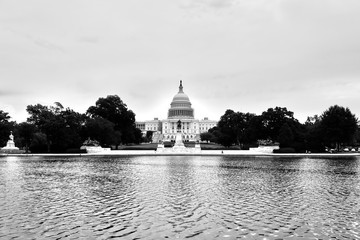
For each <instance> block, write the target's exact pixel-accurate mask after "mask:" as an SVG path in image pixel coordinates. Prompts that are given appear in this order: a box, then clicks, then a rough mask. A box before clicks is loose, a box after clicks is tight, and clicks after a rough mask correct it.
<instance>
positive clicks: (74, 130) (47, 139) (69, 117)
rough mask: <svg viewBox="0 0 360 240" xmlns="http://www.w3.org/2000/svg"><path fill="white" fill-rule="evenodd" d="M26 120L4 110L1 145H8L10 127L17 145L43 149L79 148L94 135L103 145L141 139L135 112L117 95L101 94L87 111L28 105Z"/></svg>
mask: <svg viewBox="0 0 360 240" xmlns="http://www.w3.org/2000/svg"><path fill="white" fill-rule="evenodd" d="M26 111H27V112H28V114H29V117H28V119H27V121H26V122H21V123H16V122H14V121H10V119H11V117H10V116H9V114H8V113H7V112H4V111H2V110H0V147H2V146H5V145H6V143H7V141H8V139H9V134H10V131H12V132H13V135H14V137H15V145H16V146H17V147H20V148H24V149H26V151H28V150H30V151H31V152H33V153H40V152H52V153H60V152H78V151H79V149H80V147H81V145H82V144H83V142H84V141H85V140H87V139H93V140H96V141H98V142H99V144H100V145H101V146H104V147H111V146H115V147H116V148H117V147H118V146H119V145H120V144H129V143H139V142H140V141H141V138H142V134H141V131H140V130H139V129H137V128H136V127H135V114H134V112H133V111H131V110H130V109H128V108H127V105H126V104H125V103H124V102H123V101H122V100H121V99H120V97H119V96H117V95H109V96H107V97H106V98H99V99H98V100H97V101H96V103H95V105H94V106H90V107H89V108H88V109H87V111H86V113H78V112H76V111H74V110H72V109H70V108H64V107H63V106H62V104H61V103H59V102H55V103H54V105H53V106H44V105H41V104H36V105H28V106H27V108H26Z"/></svg>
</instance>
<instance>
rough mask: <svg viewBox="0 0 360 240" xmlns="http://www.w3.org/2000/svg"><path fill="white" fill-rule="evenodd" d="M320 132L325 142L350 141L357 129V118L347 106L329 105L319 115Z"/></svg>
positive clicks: (337, 143)
mask: <svg viewBox="0 0 360 240" xmlns="http://www.w3.org/2000/svg"><path fill="white" fill-rule="evenodd" d="M320 118H321V122H320V132H321V135H322V138H323V141H324V142H325V143H327V144H335V145H336V146H337V147H338V146H339V144H340V143H350V142H352V141H353V140H354V137H355V133H356V131H357V129H358V119H357V118H356V117H355V115H354V114H352V113H351V111H350V109H349V108H344V107H341V106H338V105H334V106H331V107H330V108H329V109H327V110H326V111H325V112H324V113H323V114H322V115H321V117H320Z"/></svg>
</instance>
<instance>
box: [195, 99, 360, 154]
mask: <svg viewBox="0 0 360 240" xmlns="http://www.w3.org/2000/svg"><path fill="white" fill-rule="evenodd" d="M359 133H360V131H359V126H358V119H357V118H356V116H355V115H354V114H352V113H351V111H350V109H349V108H344V107H341V106H338V105H334V106H331V107H330V108H329V109H327V110H326V111H324V112H323V113H322V114H321V115H320V116H318V115H315V116H313V117H308V118H307V121H306V122H305V123H304V124H301V123H300V122H299V121H298V120H297V119H295V118H294V113H293V112H291V111H289V110H287V108H284V107H275V108H269V109H268V110H267V111H264V112H263V113H262V114H261V115H256V114H252V113H242V112H235V111H233V110H230V109H229V110H226V111H225V113H224V115H222V116H221V118H220V121H219V122H218V124H217V126H216V127H214V128H212V129H209V131H208V132H206V133H203V134H201V139H202V140H203V141H212V142H215V143H219V144H221V145H223V146H226V147H230V146H232V145H237V146H239V148H240V149H247V148H249V147H254V146H257V145H259V144H260V145H261V144H276V143H278V144H279V145H280V151H282V152H307V151H311V152H324V151H325V150H326V148H331V149H336V150H337V151H339V150H340V149H341V148H342V147H345V146H347V145H349V146H358V145H359V142H360V135H359Z"/></svg>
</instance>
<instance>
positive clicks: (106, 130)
mask: <svg viewBox="0 0 360 240" xmlns="http://www.w3.org/2000/svg"><path fill="white" fill-rule="evenodd" d="M84 131H85V133H83V137H89V138H90V139H92V140H97V141H98V142H99V143H100V145H101V146H110V145H112V144H116V140H117V138H116V137H117V136H116V134H115V131H114V123H112V122H110V121H109V120H107V119H104V118H102V117H94V118H88V119H87V120H86V123H85V126H84Z"/></svg>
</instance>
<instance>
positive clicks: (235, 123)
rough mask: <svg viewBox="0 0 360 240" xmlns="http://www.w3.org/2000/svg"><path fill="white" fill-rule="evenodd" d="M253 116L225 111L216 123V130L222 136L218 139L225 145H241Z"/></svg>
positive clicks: (229, 110)
mask: <svg viewBox="0 0 360 240" xmlns="http://www.w3.org/2000/svg"><path fill="white" fill-rule="evenodd" d="M254 116H255V115H254V114H252V113H242V112H234V111H233V110H231V109H228V110H226V111H225V114H224V115H222V116H221V117H220V121H219V122H218V128H219V130H220V131H221V133H222V135H223V136H222V137H221V138H220V139H223V140H225V142H226V144H229V142H231V144H233V143H235V144H237V145H241V144H242V143H243V142H244V140H245V139H246V138H245V131H246V129H247V128H248V127H249V124H250V121H251V119H252V118H253V117H254Z"/></svg>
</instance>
